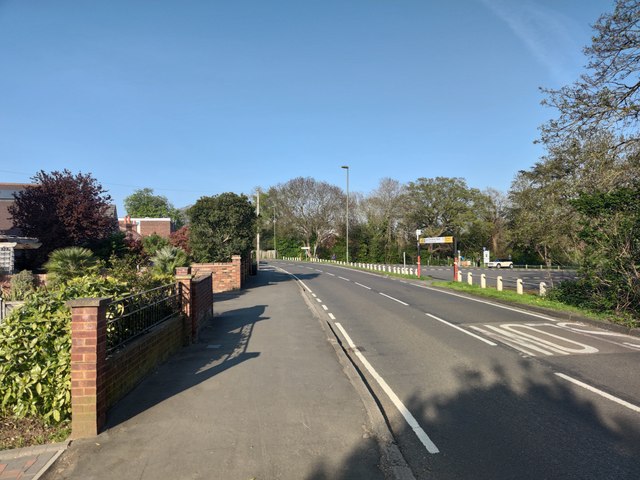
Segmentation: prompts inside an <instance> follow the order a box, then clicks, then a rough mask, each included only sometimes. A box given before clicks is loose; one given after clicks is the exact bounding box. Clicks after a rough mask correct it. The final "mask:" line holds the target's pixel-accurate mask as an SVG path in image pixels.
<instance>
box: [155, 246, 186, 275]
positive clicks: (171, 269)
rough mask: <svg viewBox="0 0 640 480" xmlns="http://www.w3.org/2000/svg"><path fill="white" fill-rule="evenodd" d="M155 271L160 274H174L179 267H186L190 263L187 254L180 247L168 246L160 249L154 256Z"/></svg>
mask: <svg viewBox="0 0 640 480" xmlns="http://www.w3.org/2000/svg"><path fill="white" fill-rule="evenodd" d="M151 263H152V264H153V272H154V273H155V274H157V275H159V276H165V277H169V276H173V275H174V274H175V271H176V268H177V267H184V266H187V265H188V264H189V260H188V258H187V254H186V252H185V251H184V250H182V249H181V248H178V247H173V246H166V247H162V248H161V249H159V250H158V251H157V252H156V253H155V255H154V256H153V257H151Z"/></svg>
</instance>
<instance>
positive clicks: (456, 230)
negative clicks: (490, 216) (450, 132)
mask: <svg viewBox="0 0 640 480" xmlns="http://www.w3.org/2000/svg"><path fill="white" fill-rule="evenodd" d="M406 192H407V193H406V196H405V198H404V204H405V208H406V214H405V218H404V222H405V224H406V225H407V227H408V228H407V231H413V232H414V231H415V229H416V228H420V229H421V230H423V235H424V236H428V237H440V236H445V235H453V236H455V237H457V238H458V239H459V240H460V238H461V236H462V235H463V234H466V233H468V232H469V229H470V226H471V224H472V222H473V220H474V219H475V211H474V205H475V203H476V202H477V200H478V196H479V195H480V192H479V190H477V189H472V188H469V187H468V186H467V182H466V181H465V180H464V179H462V178H447V177H436V178H419V179H417V180H416V181H415V182H409V184H408V185H407V190H406ZM413 232H412V234H413ZM413 239H414V240H413V241H415V236H414V237H413ZM459 245H460V249H461V250H464V248H463V246H462V245H461V244H460V243H459ZM443 249H444V250H445V251H447V252H451V247H450V246H436V245H434V246H431V245H430V246H429V252H434V253H435V252H438V251H440V250H443Z"/></svg>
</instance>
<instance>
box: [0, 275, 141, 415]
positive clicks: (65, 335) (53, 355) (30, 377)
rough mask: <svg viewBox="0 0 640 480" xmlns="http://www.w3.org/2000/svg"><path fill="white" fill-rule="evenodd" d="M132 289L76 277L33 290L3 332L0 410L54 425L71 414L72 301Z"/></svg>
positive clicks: (1, 412)
mask: <svg viewBox="0 0 640 480" xmlns="http://www.w3.org/2000/svg"><path fill="white" fill-rule="evenodd" d="M128 291H129V289H128V287H127V286H126V285H125V284H123V283H121V282H118V281H116V280H114V279H104V278H101V277H98V276H85V277H79V278H73V279H70V280H68V281H67V283H64V284H58V285H57V286H55V287H53V288H50V289H47V290H39V291H36V292H34V293H33V294H31V295H30V296H29V297H28V298H27V300H26V302H25V304H24V306H23V307H22V308H21V309H18V310H14V311H12V312H11V314H10V315H9V316H8V318H6V319H5V321H4V323H3V325H2V327H1V328H2V330H1V332H2V335H1V336H0V359H1V361H0V385H2V390H3V392H2V395H1V398H0V402H1V403H0V414H2V415H12V416H16V417H27V416H37V417H41V418H42V419H43V420H44V421H45V422H47V423H49V424H52V423H58V422H61V421H64V420H66V419H68V418H70V415H71V390H70V388H71V373H70V355H71V335H70V331H71V312H70V311H69V308H68V307H67V306H66V301H67V300H70V299H73V298H82V297H116V296H123V295H125V294H127V293H128Z"/></svg>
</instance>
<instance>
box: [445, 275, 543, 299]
mask: <svg viewBox="0 0 640 480" xmlns="http://www.w3.org/2000/svg"><path fill="white" fill-rule="evenodd" d="M457 280H458V282H462V272H460V271H458V279H457ZM467 283H468V284H469V285H473V273H472V272H467ZM480 288H487V276H486V275H485V274H484V273H483V274H481V275H480ZM496 289H497V290H498V291H499V292H501V291H502V275H499V276H498V277H497V278H496ZM516 293H517V294H518V295H522V294H523V293H524V287H523V285H522V279H521V278H518V279H517V280H516ZM538 293H539V295H540V296H541V297H544V296H545V295H546V294H547V284H546V283H545V282H540V286H539V290H538Z"/></svg>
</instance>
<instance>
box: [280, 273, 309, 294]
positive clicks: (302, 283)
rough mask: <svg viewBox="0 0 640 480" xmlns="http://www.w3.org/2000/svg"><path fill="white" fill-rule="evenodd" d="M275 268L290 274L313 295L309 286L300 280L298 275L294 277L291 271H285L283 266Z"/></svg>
mask: <svg viewBox="0 0 640 480" xmlns="http://www.w3.org/2000/svg"><path fill="white" fill-rule="evenodd" d="M277 268H278V269H280V270H282V271H283V272H284V273H286V274H287V275H291V276H292V277H293V278H295V279H296V280H297V281H299V282H300V284H301V285H302V286H303V287H304V288H306V289H307V291H308V292H309V293H310V294H311V295H313V291H312V290H311V289H310V288H309V287H307V285H306V284H305V283H304V282H303V281H302V280H300V279H299V278H298V277H296V276H295V275H294V274H293V273H291V272H287V271H286V270H285V269H284V268H280V267H277ZM314 296H315V295H314Z"/></svg>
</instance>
